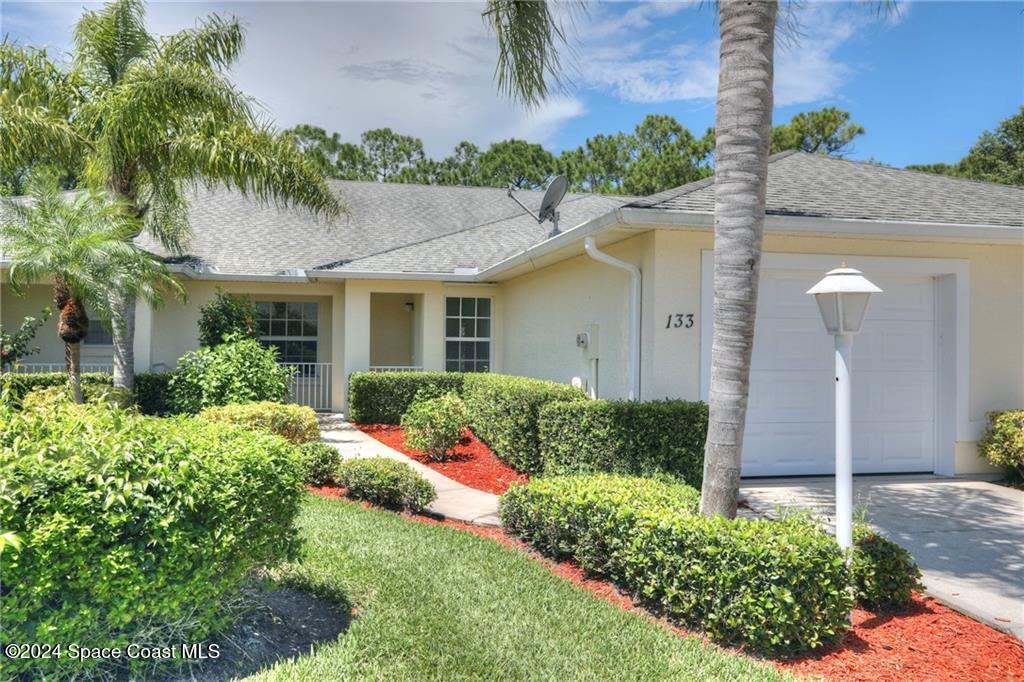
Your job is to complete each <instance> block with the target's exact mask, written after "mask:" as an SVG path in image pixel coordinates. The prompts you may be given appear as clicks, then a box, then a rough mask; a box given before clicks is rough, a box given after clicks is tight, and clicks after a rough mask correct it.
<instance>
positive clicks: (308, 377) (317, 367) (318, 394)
mask: <svg viewBox="0 0 1024 682" xmlns="http://www.w3.org/2000/svg"><path fill="white" fill-rule="evenodd" d="M279 364H281V365H284V366H285V367H294V368H295V378H294V379H292V385H291V393H290V395H289V396H288V401H289V402H292V403H298V404H299V405H306V406H307V407H312V408H313V409H314V410H319V411H327V410H330V409H331V363H329V362H282V363H279Z"/></svg>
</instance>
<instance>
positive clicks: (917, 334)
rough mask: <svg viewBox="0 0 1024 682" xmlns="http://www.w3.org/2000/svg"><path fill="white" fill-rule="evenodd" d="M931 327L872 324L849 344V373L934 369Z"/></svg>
mask: <svg viewBox="0 0 1024 682" xmlns="http://www.w3.org/2000/svg"><path fill="white" fill-rule="evenodd" d="M934 335H935V323H934V322H931V321H903V320H899V321H896V320H873V321H865V322H864V329H863V332H862V333H861V334H859V335H858V336H857V338H856V341H854V344H853V371H854V372H859V371H861V370H869V371H870V370H878V369H885V370H886V371H890V372H904V371H925V372H926V371H931V370H933V369H934V367H935V342H934V338H935V336H934Z"/></svg>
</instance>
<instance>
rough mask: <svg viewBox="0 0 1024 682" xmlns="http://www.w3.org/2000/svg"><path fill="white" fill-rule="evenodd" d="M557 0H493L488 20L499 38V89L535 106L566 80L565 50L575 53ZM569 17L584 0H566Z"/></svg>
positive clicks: (496, 69)
mask: <svg viewBox="0 0 1024 682" xmlns="http://www.w3.org/2000/svg"><path fill="white" fill-rule="evenodd" d="M552 5H553V3H549V2H543V1H540V0H488V2H487V9H486V10H484V12H483V18H484V21H485V22H486V23H487V25H488V27H489V28H490V29H491V31H492V32H493V33H494V36H495V39H496V40H497V43H498V63H497V66H496V68H495V77H496V79H497V81H498V89H499V90H500V91H502V92H504V93H505V94H506V95H508V96H509V97H512V98H513V99H515V100H517V101H519V102H521V103H523V104H525V105H526V106H531V107H532V106H536V105H538V104H539V103H540V102H541V101H542V100H544V99H546V98H547V97H548V96H549V95H550V93H551V90H552V89H561V88H562V87H564V85H565V74H564V71H565V64H564V63H563V60H562V55H561V53H560V52H561V51H562V50H566V51H568V53H569V56H570V58H572V57H573V50H572V45H571V43H570V41H569V37H568V36H569V34H568V32H567V31H566V29H565V27H564V26H563V22H562V19H560V18H559V17H557V16H556V15H555V12H554V11H553V10H552ZM561 6H562V7H564V8H565V9H566V15H567V19H568V21H570V22H571V21H572V19H573V12H574V11H577V10H580V9H582V8H584V5H583V4H582V3H576V2H573V3H563V4H562V5H561Z"/></svg>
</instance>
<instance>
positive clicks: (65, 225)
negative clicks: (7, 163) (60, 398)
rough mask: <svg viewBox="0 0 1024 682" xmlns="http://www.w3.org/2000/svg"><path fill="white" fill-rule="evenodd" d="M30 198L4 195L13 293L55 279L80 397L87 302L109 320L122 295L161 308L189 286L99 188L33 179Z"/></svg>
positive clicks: (0, 232)
mask: <svg viewBox="0 0 1024 682" xmlns="http://www.w3.org/2000/svg"><path fill="white" fill-rule="evenodd" d="M28 188H29V197H28V199H27V200H24V199H22V200H17V199H8V200H6V202H5V203H6V206H5V208H6V209H7V213H8V214H9V217H8V218H7V219H6V220H4V221H3V222H2V223H0V242H2V243H3V244H4V252H5V255H6V256H7V258H9V259H10V261H11V266H10V280H11V288H12V290H13V291H14V292H15V293H18V292H20V291H23V290H24V288H25V287H26V286H28V285H31V284H34V283H36V282H39V281H40V280H42V279H43V278H45V277H47V276H50V277H52V278H53V301H54V304H55V305H56V307H57V310H58V312H59V317H58V322H57V335H58V336H59V337H60V339H61V341H63V342H64V358H65V362H66V365H67V372H68V383H69V384H70V386H71V390H72V394H73V396H74V400H75V402H77V403H81V402H82V383H81V374H80V369H79V368H80V363H79V357H80V351H81V343H82V341H84V340H85V338H86V336H87V335H88V333H89V318H88V316H87V315H86V312H85V309H86V306H89V307H90V308H92V309H93V310H95V311H97V312H98V313H100V314H101V315H103V316H104V317H105V318H107V319H111V320H114V319H116V318H117V315H118V314H119V311H118V310H117V309H115V307H114V306H112V305H111V302H112V301H114V300H116V298H117V296H114V295H112V294H117V295H120V296H122V297H123V296H124V295H126V294H131V295H133V296H141V297H142V298H143V299H145V300H146V301H148V302H150V303H152V304H154V305H159V303H160V302H161V298H162V297H161V291H162V290H164V289H170V290H172V291H174V292H176V293H177V294H179V295H183V294H184V291H183V290H182V289H181V286H180V285H179V284H178V283H177V282H175V281H174V279H173V278H172V277H171V274H170V272H169V271H168V269H167V267H166V266H165V265H164V264H163V263H162V262H160V261H159V260H157V259H155V258H154V257H152V256H150V255H149V254H147V253H145V252H143V251H141V250H140V249H138V248H137V247H136V246H135V245H134V244H133V243H132V242H131V239H130V237H131V235H132V234H133V233H135V232H137V231H138V226H137V224H136V221H135V220H134V219H133V218H132V217H131V216H130V215H129V214H128V212H127V211H126V210H125V207H124V206H123V205H121V204H120V203H118V202H115V201H109V200H108V199H107V197H106V196H105V195H104V194H103V193H100V192H94V191H86V192H76V193H66V192H61V191H60V189H59V187H58V184H57V182H56V180H54V179H53V178H52V177H49V176H42V177H34V178H32V179H30V180H29V183H28Z"/></svg>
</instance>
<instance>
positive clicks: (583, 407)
mask: <svg viewBox="0 0 1024 682" xmlns="http://www.w3.org/2000/svg"><path fill="white" fill-rule="evenodd" d="M539 424H540V427H539V428H540V430H539V434H540V457H541V462H542V467H543V470H544V473H545V474H572V473H588V472H595V471H607V472H614V473H620V474H631V475H637V476H647V475H651V474H656V473H665V474H669V475H671V476H675V477H679V478H682V479H683V480H684V481H686V483H688V484H690V485H692V486H693V487H695V488H698V489H699V488H700V487H701V481H702V480H703V475H704V440H705V438H706V437H707V430H708V408H707V405H705V404H704V403H701V402H690V401H686V400H653V401H650V402H635V401H621V400H577V401H573V402H555V403H549V404H547V405H545V406H544V407H543V408H541V410H540V417H539Z"/></svg>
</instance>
